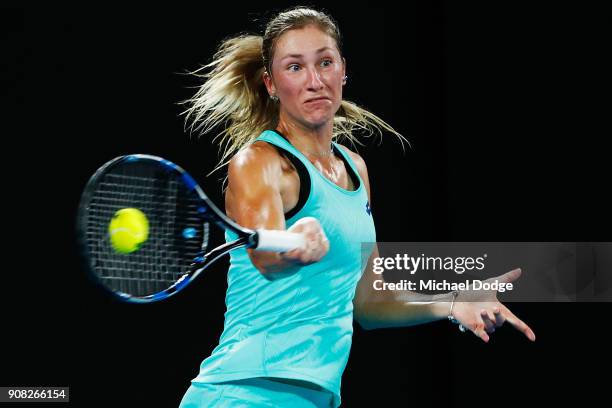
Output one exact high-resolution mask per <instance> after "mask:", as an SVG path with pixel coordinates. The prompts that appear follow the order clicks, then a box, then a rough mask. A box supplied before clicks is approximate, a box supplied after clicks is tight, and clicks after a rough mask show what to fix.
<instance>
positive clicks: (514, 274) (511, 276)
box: [491, 268, 523, 283]
mask: <svg viewBox="0 0 612 408" xmlns="http://www.w3.org/2000/svg"><path fill="white" fill-rule="evenodd" d="M522 273H523V272H522V271H521V268H516V269H513V270H511V271H510V272H506V273H504V274H503V275H499V276H498V277H496V278H492V279H491V280H492V281H497V282H500V283H509V282H514V281H515V280H517V279H518V278H520V276H521V274H522Z"/></svg>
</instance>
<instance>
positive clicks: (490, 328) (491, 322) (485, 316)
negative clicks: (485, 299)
mask: <svg viewBox="0 0 612 408" xmlns="http://www.w3.org/2000/svg"><path fill="white" fill-rule="evenodd" d="M480 317H481V318H482V321H483V322H484V325H485V330H486V332H487V333H488V334H491V333H493V332H494V331H495V318H494V317H493V315H492V313H490V312H488V311H487V310H485V309H482V310H481V311H480Z"/></svg>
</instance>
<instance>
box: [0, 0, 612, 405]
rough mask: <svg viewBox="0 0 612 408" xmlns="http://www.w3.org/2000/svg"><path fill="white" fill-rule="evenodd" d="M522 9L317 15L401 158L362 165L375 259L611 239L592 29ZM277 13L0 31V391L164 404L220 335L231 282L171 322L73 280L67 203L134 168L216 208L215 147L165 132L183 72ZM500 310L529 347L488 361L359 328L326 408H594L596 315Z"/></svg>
mask: <svg viewBox="0 0 612 408" xmlns="http://www.w3.org/2000/svg"><path fill="white" fill-rule="evenodd" d="M533 3H534V2H532V3H528V2H526V3H524V4H520V5H518V4H515V3H503V4H491V2H470V3H469V4H459V2H448V3H438V2H420V3H411V5H409V6H404V7H403V8H402V9H398V8H397V6H394V5H391V4H389V5H383V4H380V3H378V2H376V3H365V4H354V3H350V4H344V5H343V4H339V5H335V6H332V5H323V6H324V7H325V8H326V9H327V10H328V11H329V12H330V13H331V15H332V16H334V17H335V18H336V19H337V20H338V22H339V24H340V28H341V30H342V32H343V34H344V38H345V49H344V52H345V57H346V59H347V62H348V75H349V81H348V85H347V87H346V89H345V98H347V99H349V100H352V101H355V102H357V103H359V104H361V105H363V106H365V107H367V108H368V109H370V110H371V111H373V112H375V113H377V114H379V115H380V116H381V117H383V118H384V119H385V120H386V121H388V122H389V123H390V124H391V125H393V126H394V127H395V128H396V129H397V130H399V131H400V132H401V133H402V134H404V135H405V136H406V137H407V138H408V139H409V140H410V142H411V147H410V148H409V149H407V150H406V152H405V153H403V152H402V149H401V148H400V145H399V143H398V142H397V141H396V140H394V138H393V137H392V136H390V135H385V137H384V138H383V142H382V144H378V143H374V142H373V141H371V142H370V141H366V146H364V147H360V148H359V152H360V153H361V154H362V156H363V157H364V158H365V160H366V163H367V164H368V168H369V173H370V180H371V185H372V206H373V211H374V217H375V221H376V225H377V237H378V240H379V241H611V240H612V239H611V238H612V237H611V233H610V224H611V222H610V221H611V220H610V204H611V203H610V199H609V197H608V195H607V194H606V193H607V190H609V184H610V182H609V179H610V170H609V164H608V157H609V153H608V152H609V150H608V149H607V148H608V146H609V142H608V139H609V138H610V136H611V135H612V132H610V128H609V126H607V123H605V124H604V122H606V121H607V119H608V118H609V115H610V106H609V92H608V91H609V89H608V88H609V87H608V85H609V83H608V76H609V72H610V71H609V66H606V65H605V64H606V62H607V61H606V54H607V53H609V41H610V35H609V28H608V27H609V24H610V18H609V14H607V13H606V12H605V10H599V9H595V8H589V7H588V6H581V7H580V9H577V8H576V6H571V7H565V8H562V7H561V6H560V5H559V4H556V3H552V2H551V3H549V4H544V3H538V5H535V4H533ZM290 5H293V3H282V2H274V3H273V4H270V3H266V2H257V3H256V4H251V5H249V6H238V5H235V4H232V3H229V2H227V3H226V4H224V5H208V4H207V5H203V3H202V5H200V6H199V7H197V8H193V7H187V6H182V7H179V6H174V7H172V8H171V7H170V6H167V5H166V6H163V7H162V6H159V7H155V8H151V7H142V8H132V9H127V8H102V7H98V8H95V7H91V8H55V7H54V8H44V9H31V10H25V11H24V10H18V9H3V10H2V11H1V12H2V17H1V23H2V24H1V26H2V39H1V41H2V85H3V89H4V91H3V93H4V98H3V99H4V100H5V107H4V109H3V129H4V131H3V132H2V142H3V143H2V145H3V153H4V154H3V156H4V160H3V164H2V167H3V169H4V178H3V179H4V191H5V195H4V199H3V204H4V205H5V206H6V208H5V210H4V217H3V221H4V222H3V224H4V225H5V234H4V238H5V239H4V245H3V248H4V254H5V259H6V261H5V265H4V268H2V269H3V272H2V273H3V275H4V277H5V278H8V279H5V280H4V282H5V283H3V284H2V289H3V290H2V308H1V310H0V313H1V317H2V318H1V321H2V326H3V327H2V329H1V333H2V348H1V350H2V351H1V354H0V358H1V362H0V385H3V386H9V385H40V386H47V385H67V386H70V387H71V405H73V406H94V405H104V406H156V407H166V406H168V407H171V406H177V405H178V402H179V401H180V398H181V397H182V395H183V393H184V392H185V390H186V389H187V387H188V385H189V380H190V379H191V378H193V377H194V376H195V375H196V374H197V371H198V367H199V363H200V362H201V360H202V359H203V358H205V357H206V356H208V355H209V353H210V351H211V350H212V348H213V347H214V346H215V345H216V343H217V340H218V336H219V334H220V332H221V329H222V326H223V313H224V292H225V287H226V282H225V276H226V275H225V271H226V264H221V265H218V266H216V267H215V268H213V269H212V270H211V271H210V272H209V273H207V274H208V276H207V277H205V279H203V280H201V281H199V284H198V285H195V286H193V287H191V288H188V289H187V290H186V291H185V292H184V293H182V294H181V295H179V296H177V297H176V298H174V299H172V300H170V301H168V302H166V303H163V304H154V305H150V306H144V307H139V306H131V305H122V304H118V303H116V302H114V301H112V300H110V299H108V298H107V297H105V296H104V294H102V293H100V292H98V291H96V290H95V288H93V287H92V285H91V284H90V283H89V282H88V281H87V279H86V277H85V275H84V273H83V270H82V269H81V268H80V266H79V263H78V257H77V253H76V248H75V235H74V224H75V215H76V209H77V206H78V201H79V196H80V192H81V191H82V188H83V187H84V185H85V183H86V181H87V179H88V178H89V176H90V175H91V174H92V173H93V172H94V171H95V170H96V169H97V168H98V167H99V166H100V165H101V164H103V163H104V162H106V161H107V160H109V159H110V158H113V157H115V156H117V155H120V154H126V153H137V152H138V153H140V152H142V153H150V154H156V155H160V156H163V157H166V158H168V159H170V160H172V161H175V162H177V163H179V164H181V165H182V166H183V167H184V168H186V169H187V170H188V171H189V172H190V173H192V174H193V175H195V176H196V178H197V179H198V181H199V182H200V183H201V184H202V185H203V186H204V187H205V189H206V191H207V193H209V195H210V196H211V198H212V199H213V200H214V201H215V202H217V203H218V204H220V205H221V204H222V195H221V183H220V179H221V178H223V177H224V175H223V173H222V172H217V173H215V174H213V175H212V176H209V177H207V176H206V174H207V173H208V172H209V171H210V170H212V169H213V168H214V166H215V164H216V163H217V160H218V156H217V147H216V146H215V145H213V144H212V143H211V138H212V135H207V136H205V137H203V138H201V139H197V138H195V137H191V138H190V137H189V136H188V132H186V131H185V130H184V123H183V120H182V118H181V117H180V116H179V114H180V113H181V111H182V110H183V108H182V107H181V106H180V105H179V104H178V102H180V101H182V100H185V99H187V98H188V97H190V96H191V95H192V94H193V92H194V90H193V89H190V88H189V87H191V86H195V85H196V84H197V83H198V82H197V81H196V80H194V78H193V77H190V76H186V75H183V73H185V72H186V71H188V70H193V69H196V68H198V67H199V66H200V64H203V63H207V62H210V59H211V56H212V54H213V53H214V50H215V47H216V45H218V43H219V42H220V41H221V40H222V39H223V38H225V37H228V36H231V35H234V34H237V33H239V32H255V33H260V32H261V28H262V24H263V22H264V21H266V19H267V17H268V16H270V15H271V14H272V12H273V11H278V10H280V9H283V8H284V7H285V6H290ZM315 5H317V4H316V3H315ZM7 224H8V225H7ZM500 272H503V271H500ZM526 272H527V271H526ZM510 307H511V309H512V310H513V311H514V312H515V313H516V314H517V315H519V316H520V317H521V318H523V319H524V320H525V321H526V322H527V323H528V324H530V325H531V327H532V328H533V329H534V331H535V333H536V335H537V337H538V340H537V342H535V343H531V342H529V341H528V340H527V339H526V338H524V337H522V335H521V334H520V333H518V332H516V331H514V330H512V329H511V328H510V327H504V328H503V329H501V330H499V331H498V332H496V333H495V334H494V335H493V336H492V340H491V342H490V343H489V344H484V343H483V342H481V341H480V340H478V339H477V338H475V337H474V336H472V335H467V334H461V333H459V332H458V331H457V329H456V327H454V326H452V325H450V324H448V322H437V323H433V324H428V325H423V326H418V327H413V328H402V329H386V330H376V331H362V330H361V329H360V328H359V327H358V326H357V325H356V328H355V335H354V341H353V349H352V351H351V357H350V360H349V363H348V367H347V369H346V371H345V373H344V376H343V383H342V396H343V402H344V404H343V406H347V407H353V406H368V405H370V403H378V404H379V405H380V406H441V405H445V406H467V405H469V406H474V405H476V406H478V405H484V404H494V405H498V404H501V405H505V404H513V405H516V404H528V403H529V405H531V403H533V402H538V403H542V404H544V403H546V404H549V403H555V402H557V403H562V402H564V401H566V399H567V398H568V397H576V398H580V400H581V401H583V402H584V403H586V405H590V403H594V402H595V401H596V400H597V399H598V398H603V397H604V396H605V395H606V391H607V390H606V389H605V386H606V384H605V382H606V380H605V378H607V375H606V373H605V369H606V368H607V367H609V364H610V357H609V351H608V348H607V346H608V345H609V343H610V336H609V335H608V334H607V325H608V324H609V313H610V311H611V308H610V305H609V304H602V303H600V304H577V303H574V304H570V303H555V304H550V303H548V304H544V303H520V304H512V305H510ZM599 370H604V371H603V372H602V373H601V374H595V373H596V371H599ZM589 402H590V403H589ZM24 406H25V405H24ZM36 406H41V405H36Z"/></svg>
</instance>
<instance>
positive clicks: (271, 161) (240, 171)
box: [228, 141, 281, 179]
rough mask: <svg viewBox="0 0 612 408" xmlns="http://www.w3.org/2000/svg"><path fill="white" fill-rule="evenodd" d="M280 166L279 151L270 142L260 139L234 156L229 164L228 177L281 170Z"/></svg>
mask: <svg viewBox="0 0 612 408" xmlns="http://www.w3.org/2000/svg"><path fill="white" fill-rule="evenodd" d="M280 166H281V157H280V155H279V154H278V151H277V150H276V149H275V148H274V147H273V146H271V145H270V144H269V143H265V142H259V141H258V142H255V143H252V144H250V145H249V146H246V147H244V148H242V149H240V151H239V152H238V153H236V154H235V155H234V157H232V159H231V160H230V161H229V164H228V178H230V179H231V178H232V177H233V176H240V177H243V176H247V175H251V176H253V175H262V173H264V172H270V171H272V172H273V171H274V170H279V171H280Z"/></svg>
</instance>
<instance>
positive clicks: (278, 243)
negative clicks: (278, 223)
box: [255, 229, 306, 252]
mask: <svg viewBox="0 0 612 408" xmlns="http://www.w3.org/2000/svg"><path fill="white" fill-rule="evenodd" d="M305 246H306V240H305V239H304V235H302V234H298V233H295V232H287V231H274V230H263V229H260V230H257V247H256V248H255V249H257V250H260V251H274V252H286V251H291V250H292V249H297V248H303V247H305Z"/></svg>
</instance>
